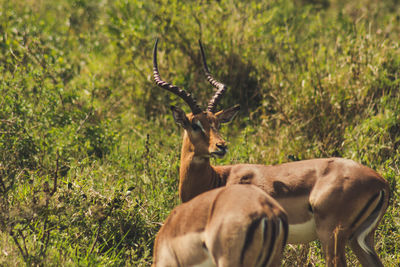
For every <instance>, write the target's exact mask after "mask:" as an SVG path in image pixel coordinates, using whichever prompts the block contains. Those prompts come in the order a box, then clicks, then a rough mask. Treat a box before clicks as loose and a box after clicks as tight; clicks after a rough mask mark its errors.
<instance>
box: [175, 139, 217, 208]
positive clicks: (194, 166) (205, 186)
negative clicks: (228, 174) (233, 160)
mask: <svg viewBox="0 0 400 267" xmlns="http://www.w3.org/2000/svg"><path fill="white" fill-rule="evenodd" d="M223 181H224V179H223V178H222V174H220V173H219V172H218V169H217V168H215V167H213V166H211V164H210V158H209V157H204V156H200V155H198V154H196V151H195V147H194V145H193V144H192V143H191V142H190V141H189V138H188V137H187V136H186V133H185V135H184V137H183V145H182V152H181V165H180V170H179V197H180V199H181V201H182V202H186V201H189V200H190V199H192V198H194V197H195V196H197V195H199V194H201V193H203V192H206V191H209V190H211V189H214V188H217V187H220V186H222V185H223V184H225V182H223Z"/></svg>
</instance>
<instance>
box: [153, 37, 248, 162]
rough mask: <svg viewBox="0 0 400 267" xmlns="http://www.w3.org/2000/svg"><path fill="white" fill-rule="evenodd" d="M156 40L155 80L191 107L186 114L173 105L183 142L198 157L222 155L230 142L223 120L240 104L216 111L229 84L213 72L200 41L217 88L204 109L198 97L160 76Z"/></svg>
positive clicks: (205, 68)
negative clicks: (224, 133) (222, 130)
mask: <svg viewBox="0 0 400 267" xmlns="http://www.w3.org/2000/svg"><path fill="white" fill-rule="evenodd" d="M157 43H158V40H156V42H155V45H154V51H153V73H154V80H155V82H156V84H157V85H158V86H160V87H161V88H164V89H166V90H168V91H170V92H171V93H173V94H175V95H177V96H179V97H180V98H182V99H183V100H184V101H185V102H186V103H187V104H188V106H189V107H190V109H191V111H192V112H191V113H189V114H185V112H184V111H183V110H182V109H180V108H178V107H175V106H171V110H172V114H173V117H174V119H175V122H176V123H177V124H178V125H180V126H181V127H183V129H184V130H185V136H184V143H185V142H188V145H189V149H190V150H192V151H191V152H194V155H195V156H196V157H201V158H209V157H212V156H217V157H223V156H224V155H225V154H226V151H227V144H226V142H225V140H224V139H223V138H222V137H221V135H220V133H219V127H220V125H221V124H223V123H228V122H230V121H231V120H232V119H233V118H234V116H235V115H236V114H237V112H238V111H239V108H240V107H239V106H238V105H237V106H234V107H232V108H229V109H226V110H221V111H218V112H217V111H216V108H217V104H218V102H219V101H220V99H221V97H222V96H223V94H224V92H225V90H226V86H225V85H224V84H222V83H220V82H218V81H216V80H215V79H214V78H213V77H212V76H211V74H210V72H209V70H208V67H207V63H206V59H205V55H204V51H203V47H202V44H201V42H200V41H199V44H200V51H201V55H202V58H203V66H204V71H205V74H206V78H207V80H208V81H209V82H210V84H211V85H212V86H214V87H215V88H216V92H215V94H214V96H213V97H212V98H211V100H210V101H209V103H208V106H207V109H206V110H202V109H201V108H200V107H199V105H198V104H197V102H196V99H195V98H194V97H193V96H192V95H191V94H189V93H187V92H186V91H185V90H182V89H180V88H179V87H177V86H175V85H172V84H169V83H167V82H165V81H163V80H162V79H161V77H160V74H159V72H158V66H157ZM184 145H185V144H184Z"/></svg>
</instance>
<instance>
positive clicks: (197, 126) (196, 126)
mask: <svg viewBox="0 0 400 267" xmlns="http://www.w3.org/2000/svg"><path fill="white" fill-rule="evenodd" d="M192 129H193V130H194V131H200V130H201V131H203V132H204V128H203V125H201V122H200V121H198V120H196V121H192Z"/></svg>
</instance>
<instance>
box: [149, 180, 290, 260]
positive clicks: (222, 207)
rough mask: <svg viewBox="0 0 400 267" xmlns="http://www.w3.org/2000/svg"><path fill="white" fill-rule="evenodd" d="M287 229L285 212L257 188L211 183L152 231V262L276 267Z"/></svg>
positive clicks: (178, 207)
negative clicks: (156, 230)
mask: <svg viewBox="0 0 400 267" xmlns="http://www.w3.org/2000/svg"><path fill="white" fill-rule="evenodd" d="M287 232H288V225H287V215H286V212H285V211H284V210H283V208H282V207H281V206H280V205H279V204H278V202H277V201H276V200H275V199H273V198H272V197H271V196H269V195H268V194H267V193H265V192H264V191H263V190H261V189H260V188H258V187H256V186H254V185H232V186H227V187H220V188H216V189H213V190H210V191H207V192H204V193H202V194H200V195H198V196H196V197H194V198H193V199H191V200H190V201H188V202H185V203H183V204H181V205H179V206H177V207H176V208H175V209H173V210H172V212H171V213H170V215H169V216H168V217H167V219H166V220H165V222H164V224H163V226H162V227H161V228H160V230H159V232H158V233H157V236H156V239H155V244H154V250H153V251H154V255H153V258H154V261H153V267H167V266H170V267H171V266H218V267H250V266H254V267H270V266H276V267H277V266H281V259H282V254H283V250H284V247H285V244H286V238H287Z"/></svg>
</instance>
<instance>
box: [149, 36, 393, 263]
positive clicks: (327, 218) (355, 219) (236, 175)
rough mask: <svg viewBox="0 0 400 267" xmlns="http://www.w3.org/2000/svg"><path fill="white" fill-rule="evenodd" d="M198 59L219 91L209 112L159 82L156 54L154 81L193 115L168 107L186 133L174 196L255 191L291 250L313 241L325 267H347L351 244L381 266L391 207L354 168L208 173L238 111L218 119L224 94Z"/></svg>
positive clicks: (306, 164) (329, 165)
mask: <svg viewBox="0 0 400 267" xmlns="http://www.w3.org/2000/svg"><path fill="white" fill-rule="evenodd" d="M199 43H200V51H201V55H202V58H203V66H204V70H205V74H206V77H207V80H208V81H209V82H210V83H211V84H212V85H213V86H214V87H215V88H216V89H217V90H216V93H215V95H214V96H213V97H212V98H211V100H210V101H209V104H208V107H207V109H206V110H204V111H203V110H202V109H201V108H200V107H199V106H198V104H197V102H196V100H195V99H194V98H193V97H192V96H191V95H190V94H188V93H187V92H186V91H185V90H182V89H180V88H178V87H177V86H174V85H171V84H169V83H167V82H165V81H163V80H162V79H161V77H160V75H159V71H158V67H157V41H156V43H155V45H154V51H153V70H154V79H155V82H156V84H157V85H158V86H160V87H162V88H164V89H166V90H168V91H170V92H172V93H174V94H176V95H178V96H179V97H181V98H182V99H183V100H184V101H185V102H186V103H187V104H188V105H189V107H190V109H191V111H192V112H191V113H189V114H185V113H184V112H183V111H182V110H181V109H180V108H177V107H174V106H173V107H171V110H172V113H173V116H174V119H175V121H176V123H177V124H178V125H180V126H182V127H183V129H184V135H183V144H182V151H181V162H180V175H179V176H180V179H179V196H180V198H181V200H182V201H183V202H186V201H188V200H190V199H192V198H193V197H195V196H197V195H199V194H200V193H202V192H205V191H208V190H210V189H213V188H216V187H220V186H224V185H231V184H254V185H256V186H258V187H260V188H261V189H263V190H264V191H265V192H267V193H268V194H269V195H270V196H272V197H273V198H275V199H276V200H277V201H278V202H279V203H280V204H281V206H282V207H283V208H284V209H285V211H286V212H287V214H288V222H289V236H288V243H292V244H300V243H308V242H310V241H312V240H315V239H318V240H320V242H321V245H322V248H323V250H324V253H325V259H326V263H327V266H346V256H345V246H346V244H347V243H349V244H350V246H351V248H352V250H353V252H354V253H355V254H356V256H357V258H358V260H359V261H360V262H361V264H362V265H363V266H383V265H382V263H381V261H380V259H379V257H378V255H377V254H376V252H375V249H374V232H375V229H376V227H377V225H378V223H379V221H380V220H381V219H382V217H383V215H384V213H385V210H386V208H387V206H388V201H389V186H388V183H387V181H386V180H384V179H383V178H382V177H381V176H380V175H379V174H378V173H376V172H375V171H374V170H372V169H370V168H368V167H366V166H363V165H361V164H358V163H356V162H354V161H352V160H348V159H342V158H321V159H311V160H303V161H297V162H291V163H284V164H280V165H273V166H266V165H256V164H237V165H228V166H212V165H211V164H210V157H222V156H224V155H225V153H226V152H227V144H226V142H225V141H224V139H223V138H222V137H221V135H220V133H219V131H218V129H219V127H220V125H221V124H223V123H226V122H229V121H230V120H232V118H233V117H234V115H235V114H236V113H237V112H238V109H239V107H238V106H235V107H233V108H229V109H227V110H221V111H218V112H217V111H216V106H217V103H218V101H219V100H220V99H221V97H222V95H223V94H224V92H225V90H226V86H225V85H224V84H222V83H220V82H218V81H216V80H215V79H214V78H213V77H212V75H211V74H210V72H209V70H208V67H207V63H206V59H205V55H204V51H203V47H202V45H201V42H199Z"/></svg>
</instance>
